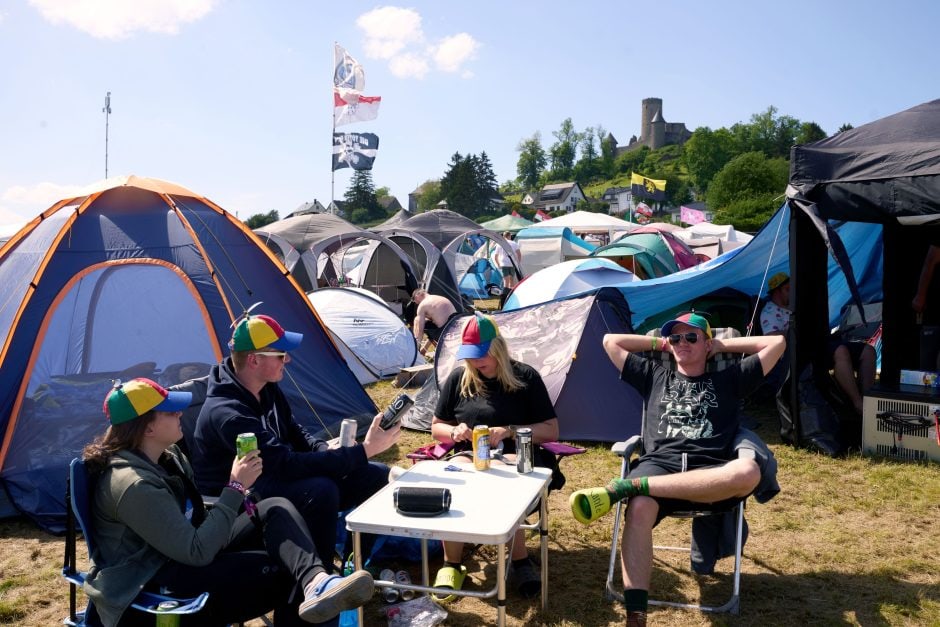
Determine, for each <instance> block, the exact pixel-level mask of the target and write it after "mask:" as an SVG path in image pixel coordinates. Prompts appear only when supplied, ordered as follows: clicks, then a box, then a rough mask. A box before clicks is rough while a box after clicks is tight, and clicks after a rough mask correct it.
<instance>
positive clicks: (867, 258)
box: [527, 204, 883, 328]
mask: <svg viewBox="0 0 940 627" xmlns="http://www.w3.org/2000/svg"><path fill="white" fill-rule="evenodd" d="M789 216H790V211H789V206H788V205H786V204H785V205H784V206H783V207H781V209H780V210H779V211H777V213H776V214H774V216H773V218H771V219H770V221H769V222H768V223H767V224H766V225H764V228H763V229H761V230H760V232H758V233H757V235H755V236H754V239H752V240H751V241H750V242H748V243H747V244H746V245H745V246H742V247H741V248H736V249H734V250H732V251H729V252H728V253H725V254H724V255H721V256H719V257H716V258H715V259H712V260H711V261H708V262H706V263H704V264H701V265H699V266H695V267H694V268H689V269H687V270H682V271H680V272H676V273H675V274H670V275H668V276H664V277H660V278H656V279H648V280H645V281H633V282H628V283H623V284H619V285H615V286H614V287H616V288H617V289H619V290H620V291H621V292H623V294H624V296H625V297H626V299H627V303H629V306H630V311H632V312H633V320H632V322H633V326H634V328H639V327H641V326H642V325H643V322H644V320H646V319H647V318H650V317H652V316H655V315H656V314H659V313H662V312H668V311H669V310H672V309H677V308H679V307H680V306H681V305H682V304H683V303H686V302H688V301H689V300H692V299H695V298H698V297H700V296H704V295H705V294H709V293H711V292H714V291H715V290H718V289H720V288H724V287H731V288H734V289H737V290H739V291H741V292H744V293H745V294H751V295H757V294H758V293H759V294H760V295H762V296H765V295H766V291H767V290H766V286H765V285H766V279H767V277H770V276H772V275H773V274H774V273H776V272H781V271H782V272H789V270H790V237H789V231H788V226H789ZM527 230H528V229H527ZM836 230H837V231H838V233H839V236H840V237H841V238H842V240H843V242H844V243H845V247H846V249H847V251H848V253H849V258H850V259H851V260H852V267H853V270H854V272H855V279H856V281H857V282H858V284H859V290H860V293H861V297H862V300H863V301H864V302H866V303H867V302H877V301H880V300H881V298H882V294H881V275H882V256H883V245H882V239H881V225H879V224H868V223H859V222H846V223H839V224H837V226H836ZM596 289H597V288H590V289H585V290H583V291H580V292H573V293H572V294H569V295H568V296H569V297H570V296H573V295H578V294H586V293H590V292H592V291H595V290H596ZM850 300H851V294H850V293H849V288H848V285H847V283H846V279H845V276H844V275H843V274H842V271H841V270H840V269H839V268H838V266H836V264H835V262H834V261H833V260H832V259H831V258H830V259H829V326H830V327H834V326H836V325H837V324H838V322H839V314H840V312H841V310H842V307H843V306H845V305H846V304H848V303H849V302H850Z"/></svg>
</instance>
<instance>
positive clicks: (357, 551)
mask: <svg viewBox="0 0 940 627" xmlns="http://www.w3.org/2000/svg"><path fill="white" fill-rule="evenodd" d="M353 564H355V565H356V570H362V537H361V536H360V535H359V532H358V531H353ZM356 617H357V619H358V621H359V624H360V625H363V624H365V623H363V620H364V619H365V613H364V611H363V609H362V606H361V605H360V606H359V607H358V608H357V609H356Z"/></svg>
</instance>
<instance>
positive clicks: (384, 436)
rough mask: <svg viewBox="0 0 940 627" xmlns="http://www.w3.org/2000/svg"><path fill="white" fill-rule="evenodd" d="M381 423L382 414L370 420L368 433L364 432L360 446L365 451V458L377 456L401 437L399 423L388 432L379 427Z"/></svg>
mask: <svg viewBox="0 0 940 627" xmlns="http://www.w3.org/2000/svg"><path fill="white" fill-rule="evenodd" d="M381 422H382V414H381V413H378V414H376V415H375V417H374V418H373V419H372V424H371V425H370V426H369V431H368V432H366V438H365V440H363V441H362V446H363V448H364V449H365V450H366V457H372V456H373V455H378V454H379V453H381V452H383V451H385V450H387V449H389V448H390V447H391V446H392V445H393V444H395V443H396V442H398V438H399V437H400V436H401V421H399V422H398V423H397V424H395V426H393V427H391V428H390V429H388V430H385V429H383V428H382V427H380V426H379V423H381Z"/></svg>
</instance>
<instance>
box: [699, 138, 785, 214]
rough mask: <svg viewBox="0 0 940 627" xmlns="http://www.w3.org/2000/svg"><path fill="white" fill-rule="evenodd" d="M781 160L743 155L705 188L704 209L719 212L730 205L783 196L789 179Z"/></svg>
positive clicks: (722, 170) (724, 168)
mask: <svg viewBox="0 0 940 627" xmlns="http://www.w3.org/2000/svg"><path fill="white" fill-rule="evenodd" d="M789 170H790V168H789V164H788V163H787V161H786V160H785V159H781V158H776V159H768V158H767V157H766V156H765V155H764V154H763V153H761V152H746V153H744V154H742V155H738V156H737V157H735V158H734V159H732V160H731V161H729V162H728V163H727V165H725V167H723V168H722V169H721V171H720V172H718V174H716V175H715V178H714V179H712V182H711V185H709V187H708V196H707V197H708V205H709V206H710V207H712V208H713V209H715V210H716V211H719V210H721V209H724V208H726V207H728V206H729V205H730V204H731V203H733V202H737V201H743V200H748V199H752V198H763V197H765V196H766V195H767V194H770V195H771V196H772V197H774V196H777V195H780V194H783V193H784V191H785V190H786V186H787V180H788V178H789Z"/></svg>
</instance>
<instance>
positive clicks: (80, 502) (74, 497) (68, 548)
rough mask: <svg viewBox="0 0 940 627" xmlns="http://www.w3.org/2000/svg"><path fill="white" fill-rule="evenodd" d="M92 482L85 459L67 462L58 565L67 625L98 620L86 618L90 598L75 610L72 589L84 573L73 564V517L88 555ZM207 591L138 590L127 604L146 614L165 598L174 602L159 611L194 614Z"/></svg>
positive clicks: (89, 626) (85, 626) (86, 626)
mask: <svg viewBox="0 0 940 627" xmlns="http://www.w3.org/2000/svg"><path fill="white" fill-rule="evenodd" d="M94 489H95V482H94V479H93V478H92V477H90V476H89V474H88V471H87V469H86V468H85V462H84V461H82V460H81V459H79V458H75V459H73V460H72V463H71V464H69V477H68V488H67V490H66V495H65V499H66V505H67V507H66V535H65V561H64V563H63V566H62V576H63V577H65V579H66V581H68V582H69V616H68V618H66V619H65V620H64V621H63V622H64V623H65V624H66V625H70V626H71V627H93V626H94V625H97V624H100V623H94V622H86V619H90V614H92V613H93V612H90V611H89V610H90V608H91V602H89V604H88V606H86V608H85V610H84V611H81V612H78V611H76V610H77V608H76V590H77V588H79V587H81V586H82V585H83V584H84V583H85V576H86V573H83V572H80V571H79V570H78V569H77V567H76V556H75V554H76V537H75V536H76V531H77V530H76V524H75V523H76V521H77V522H78V527H79V528H80V529H81V531H82V535H83V536H84V537H85V545H86V547H87V548H88V555H89V557H91V555H92V551H93V549H94V539H93V537H92V517H91V499H92V495H93V494H94ZM208 598H209V593H207V592H203V593H202V594H200V595H199V596H197V597H193V598H180V597H175V596H171V595H166V594H156V593H154V592H146V591H141V592H140V594H138V595H137V598H135V599H134V602H133V603H132V604H131V607H132V608H133V609H134V610H137V611H140V612H147V613H150V614H156V613H158V610H157V606H158V605H160V603H163V602H165V601H173V602H175V603H176V604H177V605H176V607H175V608H173V609H171V610H164V611H160V612H159V613H160V614H195V613H196V612H198V611H199V610H201V609H202V608H203V606H204V605H205V604H206V600H207V599H208Z"/></svg>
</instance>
